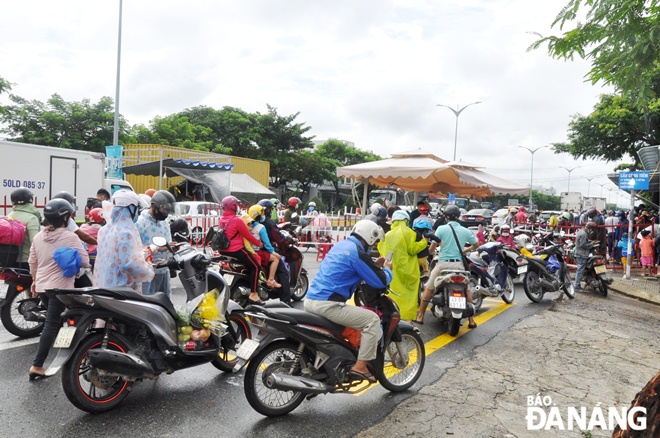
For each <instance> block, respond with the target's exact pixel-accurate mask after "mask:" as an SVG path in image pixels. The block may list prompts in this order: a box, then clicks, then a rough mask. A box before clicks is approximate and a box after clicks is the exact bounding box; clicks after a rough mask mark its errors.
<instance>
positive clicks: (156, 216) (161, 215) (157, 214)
mask: <svg viewBox="0 0 660 438" xmlns="http://www.w3.org/2000/svg"><path fill="white" fill-rule="evenodd" d="M154 219H156V220H157V221H164V220H165V219H167V215H166V214H165V213H163V212H162V211H160V210H159V209H156V210H155V211H154Z"/></svg>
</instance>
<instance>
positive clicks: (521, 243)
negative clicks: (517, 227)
mask: <svg viewBox="0 0 660 438" xmlns="http://www.w3.org/2000/svg"><path fill="white" fill-rule="evenodd" d="M513 241H514V242H515V243H516V246H517V247H518V248H524V247H526V246H527V244H528V243H529V242H530V241H531V239H530V238H529V236H528V235H527V234H519V235H517V236H516V237H514V238H513Z"/></svg>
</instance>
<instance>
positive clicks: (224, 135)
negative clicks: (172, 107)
mask: <svg viewBox="0 0 660 438" xmlns="http://www.w3.org/2000/svg"><path fill="white" fill-rule="evenodd" d="M178 115H181V116H185V117H187V118H188V120H189V121H190V123H192V124H194V125H201V126H204V127H206V128H209V129H210V130H211V131H212V138H213V141H214V142H215V144H216V145H220V144H221V145H222V151H221V150H214V151H213V152H218V153H226V154H231V155H234V156H237V157H245V158H255V159H256V157H257V156H258V155H259V150H258V148H257V147H256V143H255V142H254V136H253V130H254V125H255V115H254V114H250V113H247V112H245V111H243V110H242V109H239V108H234V107H230V106H226V107H223V108H222V109H221V110H220V111H218V110H216V109H214V108H210V107H207V106H197V107H194V108H189V109H186V110H184V111H182V112H180V113H178ZM216 147H217V146H216Z"/></svg>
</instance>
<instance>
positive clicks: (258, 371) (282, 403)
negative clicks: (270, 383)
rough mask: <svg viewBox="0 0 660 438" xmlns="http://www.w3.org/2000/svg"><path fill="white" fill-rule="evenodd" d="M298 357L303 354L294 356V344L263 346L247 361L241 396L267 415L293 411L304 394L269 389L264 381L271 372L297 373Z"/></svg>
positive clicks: (303, 397) (301, 400)
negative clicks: (243, 394)
mask: <svg viewBox="0 0 660 438" xmlns="http://www.w3.org/2000/svg"><path fill="white" fill-rule="evenodd" d="M300 360H305V357H304V356H303V357H301V358H300V359H297V352H296V346H295V345H294V344H293V343H291V342H286V341H283V342H275V343H273V344H271V345H269V346H267V347H266V348H264V349H263V350H262V351H261V352H259V353H258V354H257V355H256V356H255V357H254V358H252V359H251V360H250V363H249V364H248V367H247V371H246V372H245V380H244V383H243V389H244V391H245V398H246V399H247V401H248V403H250V406H252V408H253V409H254V410H255V411H257V412H259V413H260V414H261V415H265V416H267V417H279V416H282V415H286V414H288V413H289V412H291V411H293V410H294V409H295V408H297V407H298V406H299V405H300V403H302V402H303V400H304V399H305V394H304V393H302V392H299V391H282V390H279V389H271V388H268V387H267V386H266V383H265V382H266V379H267V377H268V376H269V375H271V374H273V373H281V374H286V375H291V376H299V375H300V370H301V367H300Z"/></svg>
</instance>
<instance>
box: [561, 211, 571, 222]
mask: <svg viewBox="0 0 660 438" xmlns="http://www.w3.org/2000/svg"><path fill="white" fill-rule="evenodd" d="M561 217H563V218H564V219H567V220H570V219H571V214H570V213H569V212H567V211H566V212H564V213H562V214H561Z"/></svg>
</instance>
